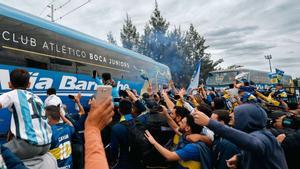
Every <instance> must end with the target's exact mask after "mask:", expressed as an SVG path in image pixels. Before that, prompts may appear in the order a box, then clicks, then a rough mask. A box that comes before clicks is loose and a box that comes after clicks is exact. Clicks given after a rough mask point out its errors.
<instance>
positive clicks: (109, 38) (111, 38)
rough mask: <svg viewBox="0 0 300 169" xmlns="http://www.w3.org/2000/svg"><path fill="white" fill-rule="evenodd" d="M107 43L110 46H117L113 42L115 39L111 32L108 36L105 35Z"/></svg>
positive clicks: (115, 42)
mask: <svg viewBox="0 0 300 169" xmlns="http://www.w3.org/2000/svg"><path fill="white" fill-rule="evenodd" d="M107 42H108V43H111V44H114V45H118V44H117V41H116V40H115V38H114V36H113V34H112V32H111V31H110V32H108V34H107Z"/></svg>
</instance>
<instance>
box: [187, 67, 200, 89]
mask: <svg viewBox="0 0 300 169" xmlns="http://www.w3.org/2000/svg"><path fill="white" fill-rule="evenodd" d="M200 69H201V61H200V62H199V63H198V64H197V65H196V70H195V72H194V74H193V76H192V79H191V83H190V85H189V87H188V88H187V93H190V91H191V90H192V89H195V88H198V85H199V77H200Z"/></svg>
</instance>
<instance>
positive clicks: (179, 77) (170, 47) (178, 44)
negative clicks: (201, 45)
mask: <svg viewBox="0 0 300 169" xmlns="http://www.w3.org/2000/svg"><path fill="white" fill-rule="evenodd" d="M167 39H168V43H167V45H166V49H165V51H164V56H165V57H163V59H162V60H161V62H162V63H165V64H166V65H168V66H169V68H170V70H171V74H172V77H173V81H174V82H175V83H178V82H183V80H184V74H185V70H184V65H185V58H184V57H183V56H184V55H183V50H182V46H183V43H184V36H183V33H182V31H181V29H180V27H178V28H176V27H175V29H174V30H173V31H171V32H169V33H168V36H167ZM183 85H184V84H183Z"/></svg>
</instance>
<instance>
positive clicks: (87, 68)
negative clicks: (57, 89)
mask: <svg viewBox="0 0 300 169" xmlns="http://www.w3.org/2000/svg"><path fill="white" fill-rule="evenodd" d="M96 70H97V69H96V68H95V67H94V66H91V65H86V64H83V63H78V62H77V63H76V73H78V74H86V75H92V74H93V71H96ZM98 73H99V71H98Z"/></svg>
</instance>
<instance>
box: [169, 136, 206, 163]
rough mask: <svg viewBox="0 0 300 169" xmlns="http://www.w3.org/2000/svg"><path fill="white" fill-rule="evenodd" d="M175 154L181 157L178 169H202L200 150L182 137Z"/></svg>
mask: <svg viewBox="0 0 300 169" xmlns="http://www.w3.org/2000/svg"><path fill="white" fill-rule="evenodd" d="M175 153H176V154H177V155H178V156H179V157H180V160H179V162H178V165H177V168H178V169H195V168H199V169H201V168H200V167H201V164H200V150H199V148H198V147H197V145H196V144H195V143H189V142H187V140H185V139H184V138H183V137H181V138H180V141H179V144H178V148H177V150H176V151H175Z"/></svg>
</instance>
